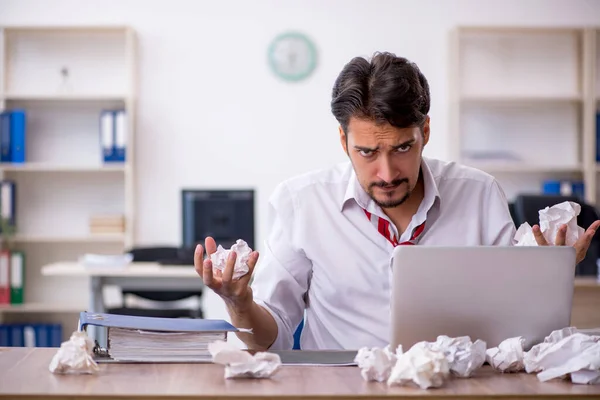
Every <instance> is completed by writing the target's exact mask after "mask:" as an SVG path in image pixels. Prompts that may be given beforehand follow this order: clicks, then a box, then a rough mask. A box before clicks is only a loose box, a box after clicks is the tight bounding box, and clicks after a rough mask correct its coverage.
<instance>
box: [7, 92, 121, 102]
mask: <svg viewBox="0 0 600 400" xmlns="http://www.w3.org/2000/svg"><path fill="white" fill-rule="evenodd" d="M0 97H3V98H4V100H21V101H125V100H127V96H126V95H124V94H119V93H104V94H84V93H81V94H68V93H64V94H59V93H57V94H41V93H30V94H26V93H5V94H3V95H1V96H0Z"/></svg>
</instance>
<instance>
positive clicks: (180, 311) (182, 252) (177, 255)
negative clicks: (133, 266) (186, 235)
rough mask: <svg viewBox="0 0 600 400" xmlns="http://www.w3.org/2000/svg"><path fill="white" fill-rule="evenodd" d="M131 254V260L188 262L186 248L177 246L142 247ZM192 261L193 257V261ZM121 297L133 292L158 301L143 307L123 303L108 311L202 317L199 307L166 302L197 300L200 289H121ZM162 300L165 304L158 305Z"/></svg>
mask: <svg viewBox="0 0 600 400" xmlns="http://www.w3.org/2000/svg"><path fill="white" fill-rule="evenodd" d="M129 253H130V254H132V255H133V262H158V263H161V264H181V263H182V262H178V261H181V260H183V261H188V257H189V254H188V251H187V250H186V249H181V248H178V247H145V248H133V249H131V250H130V251H129ZM192 264H193V260H192ZM121 293H122V294H123V299H124V300H125V298H126V296H128V295H133V296H137V297H139V298H142V299H145V300H150V301H152V302H154V303H155V304H158V305H157V306H156V307H155V308H145V307H127V306H125V304H124V305H123V306H122V307H117V308H110V309H108V310H107V312H108V313H111V314H121V315H135V316H145V317H162V318H203V312H202V308H201V307H198V308H182V307H169V306H172V305H170V304H168V303H169V302H175V301H178V300H184V299H190V298H194V297H195V298H197V299H198V302H199V301H200V300H199V299H200V298H201V296H202V290H201V289H198V290H197V291H162V290H139V289H128V288H126V287H122V288H121ZM160 303H164V304H160Z"/></svg>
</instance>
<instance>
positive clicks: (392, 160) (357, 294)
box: [195, 53, 599, 350]
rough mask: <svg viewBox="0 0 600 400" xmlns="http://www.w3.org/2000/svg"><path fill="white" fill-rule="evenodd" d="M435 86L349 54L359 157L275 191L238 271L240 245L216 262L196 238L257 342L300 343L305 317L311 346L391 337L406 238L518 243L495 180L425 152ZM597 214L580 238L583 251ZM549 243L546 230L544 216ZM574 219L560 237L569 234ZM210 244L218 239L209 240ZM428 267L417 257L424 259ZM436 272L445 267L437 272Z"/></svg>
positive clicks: (351, 151) (345, 85) (339, 95)
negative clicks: (236, 273)
mask: <svg viewBox="0 0 600 400" xmlns="http://www.w3.org/2000/svg"><path fill="white" fill-rule="evenodd" d="M429 106H430V97H429V87H428V83H427V80H426V79H425V77H424V76H423V74H422V73H421V72H420V71H419V69H418V68H417V66H416V65H415V64H413V63H411V62H409V61H408V60H406V59H404V58H400V57H396V56H394V55H393V54H388V53H383V54H376V55H375V56H374V57H373V58H372V60H371V61H370V62H369V61H367V60H365V59H363V58H355V59H353V60H352V61H350V63H348V64H347V65H346V66H345V67H344V69H343V70H342V72H341V73H340V75H339V77H338V78H337V80H336V82H335V85H334V88H333V98H332V101H331V110H332V112H333V115H334V116H335V118H336V119H337V121H338V122H339V124H340V127H339V135H340V142H341V145H342V147H343V148H344V151H345V152H346V154H348V158H349V163H346V164H343V165H337V166H335V167H333V168H331V169H327V170H323V171H316V172H311V173H308V174H305V175H302V176H299V177H296V178H293V179H290V180H288V181H286V182H283V183H282V184H280V185H279V186H278V188H277V189H276V190H275V192H274V194H273V195H272V197H271V200H270V214H271V215H270V216H271V231H270V234H269V237H268V239H267V240H266V246H265V247H266V248H265V252H264V253H265V254H264V255H263V258H262V259H261V263H260V265H259V266H258V267H257V270H256V274H255V275H254V278H253V283H252V286H251V287H250V286H249V282H250V277H251V274H252V271H253V269H254V266H255V264H256V262H257V260H258V253H257V252H253V253H252V255H251V257H250V261H249V266H250V273H249V274H247V275H246V276H244V277H242V278H240V279H239V280H236V281H233V280H232V274H233V265H234V263H235V253H231V256H232V257H230V260H228V265H227V267H226V269H225V270H224V272H223V273H220V272H216V273H213V268H212V264H211V262H210V259H209V258H207V259H206V260H204V261H203V255H204V249H203V248H202V246H198V248H197V250H196V255H195V265H196V270H197V271H198V273H199V274H200V275H201V276H202V277H203V279H204V283H205V285H206V286H208V287H210V288H211V289H212V290H214V291H215V292H216V293H218V294H219V295H220V296H221V297H222V298H223V300H224V301H225V303H226V305H227V310H228V312H229V314H230V316H231V320H232V323H233V325H235V326H236V327H239V328H252V331H253V333H252V334H247V333H246V334H239V335H238V336H239V337H240V338H241V339H242V340H243V341H244V342H245V343H246V344H247V346H248V348H251V349H257V350H265V349H269V348H273V349H290V348H292V344H293V333H294V331H295V329H296V327H297V326H298V324H299V323H300V322H301V321H302V320H303V318H304V321H305V325H304V328H303V333H302V348H303V349H357V348H360V347H363V346H369V347H372V346H379V347H383V346H385V345H387V344H388V343H387V340H388V332H389V309H390V291H391V287H390V279H389V276H390V274H389V259H390V256H391V254H392V251H393V248H394V246H396V245H412V244H418V245H449V246H469V245H470V246H472V245H500V246H509V245H512V244H513V236H514V233H515V227H514V224H513V221H512V219H511V216H510V213H509V210H508V205H507V200H506V198H505V195H504V193H503V191H502V189H501V188H500V186H499V185H498V183H497V182H496V180H495V179H494V178H493V177H492V176H490V175H488V174H486V173H483V172H481V171H478V170H475V169H472V168H467V167H464V166H461V165H458V164H455V163H448V162H442V161H439V160H434V159H427V158H424V157H423V156H422V153H423V149H424V147H425V146H426V145H427V143H428V142H429V137H430V119H429V116H428V112H429ZM598 225H599V222H596V223H594V224H593V225H592V226H591V227H590V228H589V229H588V230H587V231H586V233H585V235H583V237H582V238H581V239H580V240H579V241H578V242H577V244H575V247H576V248H577V258H578V261H580V260H581V259H583V257H584V256H585V253H586V252H587V248H588V247H589V245H590V241H591V238H592V237H593V235H594V233H595V231H596V229H597V228H598ZM534 233H535V234H536V237H537V239H538V242H539V244H541V245H544V244H546V243H545V240H544V239H543V236H542V235H541V232H540V230H539V227H538V226H536V227H534ZM565 234H566V226H565V227H563V229H562V231H560V233H559V234H558V236H557V238H556V244H558V245H564V244H565ZM205 246H206V251H207V253H208V254H212V253H213V252H215V251H216V248H217V247H216V244H215V242H214V240H213V239H212V238H207V239H206V242H205ZM415 268H418V266H415ZM431 279H435V277H431Z"/></svg>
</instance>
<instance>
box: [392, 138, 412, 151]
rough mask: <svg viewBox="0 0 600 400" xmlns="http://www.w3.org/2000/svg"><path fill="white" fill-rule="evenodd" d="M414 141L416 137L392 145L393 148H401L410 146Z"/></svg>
mask: <svg viewBox="0 0 600 400" xmlns="http://www.w3.org/2000/svg"><path fill="white" fill-rule="evenodd" d="M414 142H415V139H414V138H413V139H409V140H407V141H406V142H402V143H400V144H398V145H396V146H392V148H393V149H399V148H400V147H406V146H408V145H411V144H413V143H414Z"/></svg>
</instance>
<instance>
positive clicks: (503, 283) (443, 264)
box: [391, 246, 576, 350]
mask: <svg viewBox="0 0 600 400" xmlns="http://www.w3.org/2000/svg"><path fill="white" fill-rule="evenodd" d="M575 260H576V259H575V249H573V248H572V247H567V246H556V247H555V246H544V247H520V246H519V247H516V246H515V247H499V246H493V247H492V246H490V247H486V246H482V247H435V246H397V247H396V248H395V249H394V252H393V256H392V261H391V267H392V269H393V283H392V306H391V307H392V315H391V331H392V332H391V338H392V340H391V344H392V346H394V348H395V347H396V346H398V344H402V345H403V347H404V349H405V350H407V349H408V348H410V347H411V346H412V345H413V344H415V343H416V342H419V341H422V340H426V341H435V340H436V338H437V336H438V335H447V336H450V337H456V336H470V337H471V340H473V341H475V340H476V339H481V340H484V341H485V342H486V343H487V347H488V348H490V347H495V346H497V345H498V344H499V343H500V342H501V341H502V340H504V339H508V338H510V337H515V336H523V337H524V338H525V349H526V350H528V349H529V348H530V347H531V346H533V345H534V344H536V343H539V342H540V341H543V339H544V337H545V336H547V335H548V334H550V332H552V331H553V330H555V329H561V328H564V327H567V326H569V324H570V320H571V303H572V299H573V286H574V275H575Z"/></svg>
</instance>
